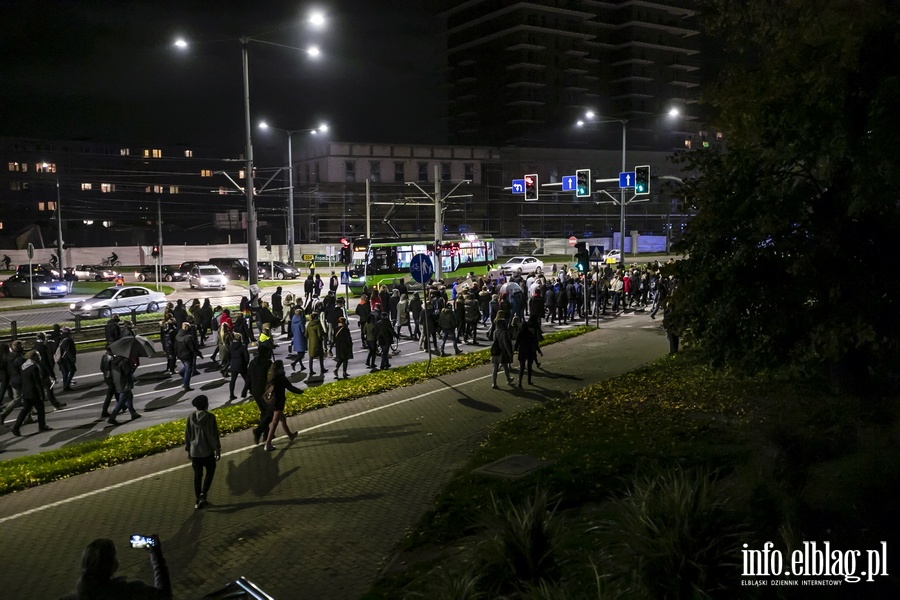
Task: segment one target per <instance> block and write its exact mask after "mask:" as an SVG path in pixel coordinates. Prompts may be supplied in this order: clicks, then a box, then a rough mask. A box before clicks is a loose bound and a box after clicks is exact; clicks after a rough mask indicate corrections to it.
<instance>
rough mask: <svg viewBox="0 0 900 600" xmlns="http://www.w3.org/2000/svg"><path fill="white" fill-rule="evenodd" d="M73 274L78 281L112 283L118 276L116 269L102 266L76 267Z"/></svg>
mask: <svg viewBox="0 0 900 600" xmlns="http://www.w3.org/2000/svg"><path fill="white" fill-rule="evenodd" d="M73 273H74V274H75V277H77V279H76V281H112V280H113V279H115V278H116V276H117V275H118V273H117V272H116V270H115V269H111V268H110V267H101V266H100V265H75V268H74V269H73Z"/></svg>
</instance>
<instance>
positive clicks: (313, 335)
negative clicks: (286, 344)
mask: <svg viewBox="0 0 900 600" xmlns="http://www.w3.org/2000/svg"><path fill="white" fill-rule="evenodd" d="M306 344H307V350H308V352H309V376H310V377H314V376H315V374H316V372H315V371H313V360H315V359H317V358H318V359H319V371H320V372H321V373H322V376H323V377H324V376H325V329H324V328H323V327H322V321H321V319H319V313H318V312H317V311H313V313H312V314H311V315H309V321H308V322H307V323H306Z"/></svg>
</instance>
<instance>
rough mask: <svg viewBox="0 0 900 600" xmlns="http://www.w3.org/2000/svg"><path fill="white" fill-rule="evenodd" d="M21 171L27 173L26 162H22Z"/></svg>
mask: <svg viewBox="0 0 900 600" xmlns="http://www.w3.org/2000/svg"><path fill="white" fill-rule="evenodd" d="M22 172H23V173H27V172H28V163H22Z"/></svg>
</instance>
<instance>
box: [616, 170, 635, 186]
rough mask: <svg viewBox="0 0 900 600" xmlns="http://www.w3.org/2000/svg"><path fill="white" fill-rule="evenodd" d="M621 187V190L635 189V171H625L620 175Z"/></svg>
mask: <svg viewBox="0 0 900 600" xmlns="http://www.w3.org/2000/svg"><path fill="white" fill-rule="evenodd" d="M619 187H620V188H633V187H634V171H624V172H622V173H619Z"/></svg>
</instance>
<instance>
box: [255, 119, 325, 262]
mask: <svg viewBox="0 0 900 600" xmlns="http://www.w3.org/2000/svg"><path fill="white" fill-rule="evenodd" d="M259 128H260V129H274V130H276V131H281V132H284V133H286V134H287V138H288V164H287V170H288V230H287V244H288V264H290V265H291V266H293V265H294V159H293V155H292V148H293V147H294V143H293V135H294V134H295V133H311V134H313V135H316V134H318V133H325V132H326V131H328V125H326V124H325V123H322V124H321V125H319V126H318V127H317V128H315V129H281V128H280V127H272V126H271V125H269V124H268V123H266V122H265V121H263V122H262V123H260V124H259Z"/></svg>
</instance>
